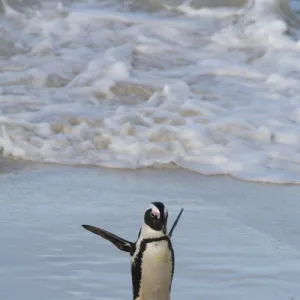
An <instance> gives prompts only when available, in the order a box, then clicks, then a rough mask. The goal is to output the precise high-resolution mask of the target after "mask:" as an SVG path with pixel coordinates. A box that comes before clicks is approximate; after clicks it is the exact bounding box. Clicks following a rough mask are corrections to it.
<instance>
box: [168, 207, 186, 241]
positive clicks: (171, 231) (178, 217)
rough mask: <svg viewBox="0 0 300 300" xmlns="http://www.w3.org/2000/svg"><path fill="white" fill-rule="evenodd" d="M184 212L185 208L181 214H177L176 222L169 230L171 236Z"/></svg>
mask: <svg viewBox="0 0 300 300" xmlns="http://www.w3.org/2000/svg"><path fill="white" fill-rule="evenodd" d="M182 212H183V208H182V209H181V211H180V213H179V215H178V216H177V218H176V220H175V222H174V224H173V226H172V228H171V230H170V232H169V237H171V236H172V233H173V230H174V229H175V227H176V225H177V223H178V221H179V219H180V217H181V214H182Z"/></svg>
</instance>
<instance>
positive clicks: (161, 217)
mask: <svg viewBox="0 0 300 300" xmlns="http://www.w3.org/2000/svg"><path fill="white" fill-rule="evenodd" d="M182 212H183V209H181V211H180V213H179V215H178V217H177V218H176V220H175V222H174V224H173V226H172V228H171V230H170V232H169V233H167V220H168V211H167V209H166V207H165V205H164V204H163V203H161V202H153V203H152V204H151V205H150V206H149V207H148V208H147V210H146V212H145V215H144V223H143V225H142V227H141V229H140V232H139V235H138V238H137V241H136V242H135V243H132V242H129V241H127V240H125V239H123V238H121V237H119V236H117V235H115V234H113V233H110V232H108V231H106V230H103V229H100V228H97V227H94V226H90V225H82V226H83V227H84V228H85V229H87V230H89V231H91V232H93V233H95V234H97V235H100V236H101V237H103V238H105V239H107V240H108V241H110V242H111V243H113V244H114V245H115V246H116V247H118V248H119V249H120V250H122V251H125V252H129V253H130V256H131V276H132V290H133V299H134V300H170V292H171V285H172V279H173V274H174V264H175V259H174V251H173V247H172V243H171V236H172V233H173V230H174V228H175V227H176V225H177V222H178V220H179V218H180V216H181V214H182Z"/></svg>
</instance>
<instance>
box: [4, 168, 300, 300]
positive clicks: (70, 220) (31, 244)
mask: <svg viewBox="0 0 300 300" xmlns="http://www.w3.org/2000/svg"><path fill="white" fill-rule="evenodd" d="M15 164H16V163H15ZM0 190H1V194H0V206H1V212H0V217H1V229H0V236H1V248H0V249H1V250H0V278H1V280H0V282H1V284H0V286H1V288H0V298H1V299H3V300H19V299H40V298H43V299H44V300H48V299H49V300H50V299H51V300H52V299H56V300H58V299H61V300H68V299H72V300H74V299H77V300H84V299H86V300H87V299H120V300H121V299H131V297H132V296H131V278H130V267H129V266H130V265H129V257H128V256H127V255H126V254H124V253H122V252H119V251H118V250H117V249H116V248H114V247H113V246H112V245H111V244H109V243H108V242H107V241H105V240H102V239H101V238H98V237H97V236H95V235H92V234H90V233H88V232H87V231H85V230H83V229H82V228H81V226H80V225H81V224H91V225H95V226H99V227H102V228H105V229H107V230H110V231H112V232H115V233H117V234H119V235H121V236H123V237H124V238H127V239H129V240H133V241H134V240H135V239H136V236H137V233H138V230H139V226H140V225H141V222H142V216H143V212H144V209H145V207H146V206H147V205H148V204H149V203H150V202H151V201H154V200H159V201H163V202H164V203H166V204H167V205H168V208H169V214H170V221H169V222H170V223H171V222H172V220H174V218H175V216H176V214H177V213H178V212H179V210H180V208H181V207H184V209H185V211H184V214H183V216H182V219H181V221H180V223H179V225H178V227H177V229H176V232H175V233H174V236H173V243H174V247H175V254H176V271H175V279H174V282H173V289H172V300H176V299H178V300H179V299H183V298H184V297H187V296H188V297H189V299H218V300H227V299H228V300H229V299H230V300H235V299H236V300H238V299H243V300H248V299H249V300H250V299H251V300H252V299H263V300H282V299H298V298H299V296H300V288H299V281H300V268H299V266H300V240H299V225H300V224H299V223H300V221H299V208H300V203H299V200H298V199H299V193H300V187H299V186H283V185H268V184H256V183H248V182H243V181H238V180H234V179H232V178H229V177H224V176H201V175H199V174H196V173H192V172H187V171H183V170H178V169H143V170H139V171H126V170H110V169H101V168H79V167H73V168H72V167H62V166H47V165H31V167H25V168H19V169H17V168H13V169H12V170H11V171H10V172H5V173H3V174H1V176H0Z"/></svg>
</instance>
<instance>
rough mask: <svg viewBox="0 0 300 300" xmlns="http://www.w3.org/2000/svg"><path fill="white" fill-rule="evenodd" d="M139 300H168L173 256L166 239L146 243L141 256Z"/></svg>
mask: <svg viewBox="0 0 300 300" xmlns="http://www.w3.org/2000/svg"><path fill="white" fill-rule="evenodd" d="M141 270H142V272H141V273H142V274H141V290H140V299H141V300H169V299H170V284H171V281H172V271H173V257H172V252H171V250H170V248H169V245H168V241H166V240H164V241H157V242H151V243H147V246H146V249H145V251H144V253H143V257H142V268H141Z"/></svg>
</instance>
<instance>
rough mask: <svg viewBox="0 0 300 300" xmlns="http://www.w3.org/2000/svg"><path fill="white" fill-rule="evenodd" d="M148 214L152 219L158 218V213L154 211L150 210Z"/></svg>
mask: <svg viewBox="0 0 300 300" xmlns="http://www.w3.org/2000/svg"><path fill="white" fill-rule="evenodd" d="M150 216H151V218H152V219H155V218H156V219H159V217H160V216H159V213H157V212H155V211H151V213H150Z"/></svg>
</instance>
